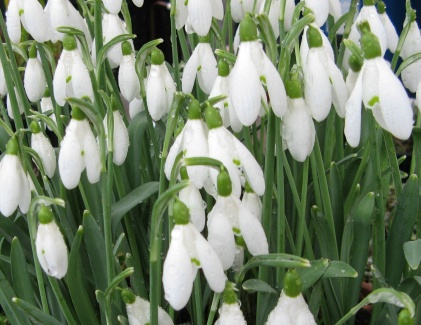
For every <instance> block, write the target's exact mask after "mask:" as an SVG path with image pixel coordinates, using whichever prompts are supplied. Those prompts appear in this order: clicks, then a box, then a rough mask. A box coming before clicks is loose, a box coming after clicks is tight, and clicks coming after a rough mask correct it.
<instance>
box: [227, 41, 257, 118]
mask: <svg viewBox="0 0 421 325" xmlns="http://www.w3.org/2000/svg"><path fill="white" fill-rule="evenodd" d="M252 43H253V42H243V43H241V45H240V49H239V52H238V57H237V61H236V62H235V66H234V69H233V71H232V72H231V77H230V88H229V92H230V99H231V102H232V105H233V106H234V109H235V112H236V114H237V117H238V119H239V120H240V122H241V123H242V124H243V125H245V126H250V125H252V124H253V123H254V122H255V121H256V119H257V116H258V115H259V110H260V101H261V96H260V90H261V87H262V86H261V83H260V77H259V74H258V73H257V71H256V70H255V68H254V64H253V62H252V58H251V55H250V51H251V48H252V47H253V44H252Z"/></svg>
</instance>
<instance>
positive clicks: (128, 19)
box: [121, 0, 133, 34]
mask: <svg viewBox="0 0 421 325" xmlns="http://www.w3.org/2000/svg"><path fill="white" fill-rule="evenodd" d="M121 13H122V14H123V18H124V22H125V23H126V29H127V31H128V33H129V34H132V30H133V28H132V17H131V16H130V11H129V7H128V5H127V1H126V0H123V2H122V4H121Z"/></svg>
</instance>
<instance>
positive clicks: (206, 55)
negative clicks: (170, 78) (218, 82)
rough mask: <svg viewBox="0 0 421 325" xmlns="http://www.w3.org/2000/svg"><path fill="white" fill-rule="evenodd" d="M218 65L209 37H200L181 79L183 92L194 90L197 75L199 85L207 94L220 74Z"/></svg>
mask: <svg viewBox="0 0 421 325" xmlns="http://www.w3.org/2000/svg"><path fill="white" fill-rule="evenodd" d="M216 65H217V63H216V59H215V56H214V55H213V50H212V48H211V46H210V44H209V38H208V37H199V44H197V46H196V48H195V49H194V51H193V53H192V55H191V56H190V58H189V60H188V61H187V63H186V66H185V67H184V71H183V77H182V79H181V83H182V90H183V93H185V94H190V93H191V92H192V89H193V86H194V81H195V80H196V75H197V80H198V82H199V87H200V88H201V89H202V90H203V91H204V92H205V93H206V94H209V93H210V92H211V90H212V86H213V84H214V83H215V79H216V77H217V76H218V70H217V67H216Z"/></svg>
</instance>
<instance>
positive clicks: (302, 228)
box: [295, 158, 311, 256]
mask: <svg viewBox="0 0 421 325" xmlns="http://www.w3.org/2000/svg"><path fill="white" fill-rule="evenodd" d="M308 170H309V159H308V158H307V159H306V160H305V161H304V166H303V171H302V175H303V179H302V184H301V210H300V211H298V216H299V219H298V228H297V239H296V241H295V243H296V245H297V248H296V254H297V255H298V256H302V247H303V237H304V232H306V233H307V234H308V229H307V222H306V207H307V188H308ZM307 244H309V243H307ZM310 247H311V245H310Z"/></svg>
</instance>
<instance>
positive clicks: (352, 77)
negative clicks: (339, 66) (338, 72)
mask: <svg viewBox="0 0 421 325" xmlns="http://www.w3.org/2000/svg"><path fill="white" fill-rule="evenodd" d="M359 74H360V73H359V72H354V71H352V69H349V71H348V75H347V76H346V82H345V83H346V89H348V94H351V93H352V90H353V89H354V86H355V83H356V81H357V78H358V76H359Z"/></svg>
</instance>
